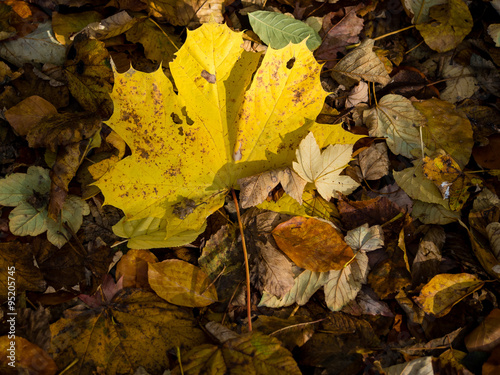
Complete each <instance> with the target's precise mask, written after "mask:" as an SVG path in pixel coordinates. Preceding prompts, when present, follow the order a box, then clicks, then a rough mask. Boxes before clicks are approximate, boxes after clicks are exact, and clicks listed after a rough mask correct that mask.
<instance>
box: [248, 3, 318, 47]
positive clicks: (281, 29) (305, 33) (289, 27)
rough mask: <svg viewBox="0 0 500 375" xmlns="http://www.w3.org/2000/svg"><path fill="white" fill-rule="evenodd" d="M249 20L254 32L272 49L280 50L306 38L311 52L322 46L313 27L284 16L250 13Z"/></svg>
mask: <svg viewBox="0 0 500 375" xmlns="http://www.w3.org/2000/svg"><path fill="white" fill-rule="evenodd" d="M248 18H249V20H250V25H252V28H253V31H255V33H256V34H257V35H258V36H259V38H260V39H262V40H263V41H264V43H266V44H267V45H268V46H270V47H271V48H274V49H280V48H283V47H286V46H287V45H288V44H289V43H294V44H297V43H300V42H302V41H303V40H304V39H306V38H307V41H306V46H307V48H309V49H310V50H311V51H314V50H315V49H316V48H318V47H319V46H320V44H321V37H320V36H319V34H318V33H317V32H316V31H314V29H313V28H312V27H310V26H308V25H306V24H305V23H304V22H302V21H299V20H296V19H293V18H292V17H289V16H285V15H284V14H281V13H276V12H266V11H263V10H260V11H258V12H252V13H249V14H248Z"/></svg>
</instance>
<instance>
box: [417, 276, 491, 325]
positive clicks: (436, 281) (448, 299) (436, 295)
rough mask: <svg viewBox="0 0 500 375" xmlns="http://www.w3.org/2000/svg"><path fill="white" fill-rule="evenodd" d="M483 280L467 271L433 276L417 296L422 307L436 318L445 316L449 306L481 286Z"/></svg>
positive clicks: (449, 308)
mask: <svg viewBox="0 0 500 375" xmlns="http://www.w3.org/2000/svg"><path fill="white" fill-rule="evenodd" d="M483 285H484V281H482V280H480V279H478V278H477V277H476V276H475V275H471V274H468V273H459V274H447V273H442V274H439V275H436V276H434V277H433V278H432V279H431V281H429V282H428V283H427V284H426V285H425V286H424V287H423V288H422V290H421V291H420V295H419V296H418V297H417V300H418V302H419V303H420V304H421V305H422V309H423V310H424V311H425V312H426V313H427V314H431V315H433V316H435V317H437V318H440V317H442V316H445V315H446V314H448V313H449V312H450V310H451V308H452V307H453V306H454V305H455V304H457V303H458V302H460V301H461V300H463V299H464V298H465V297H467V296H468V295H469V294H471V293H473V292H475V291H476V290H478V289H480V288H482V286H483Z"/></svg>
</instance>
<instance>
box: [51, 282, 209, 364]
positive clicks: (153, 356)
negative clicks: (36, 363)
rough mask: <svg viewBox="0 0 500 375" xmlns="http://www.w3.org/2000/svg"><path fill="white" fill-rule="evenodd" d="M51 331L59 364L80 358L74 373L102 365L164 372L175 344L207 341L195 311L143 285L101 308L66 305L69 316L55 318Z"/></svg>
mask: <svg viewBox="0 0 500 375" xmlns="http://www.w3.org/2000/svg"><path fill="white" fill-rule="evenodd" d="M50 331H51V335H52V339H51V347H50V351H49V354H50V355H51V356H52V358H53V359H54V360H55V361H56V364H57V366H58V368H66V367H67V366H68V365H70V364H71V363H73V361H74V360H75V359H78V362H77V363H76V364H75V365H74V366H72V367H70V368H69V369H68V371H67V373H68V374H89V373H92V372H94V371H97V369H98V368H104V369H106V372H107V373H110V374H117V373H133V372H134V371H135V369H136V368H137V367H139V366H143V367H144V368H145V369H146V370H147V371H150V372H152V373H158V372H161V371H163V370H164V369H165V368H169V360H168V356H167V355H165V353H166V352H168V351H169V350H170V349H173V348H175V347H178V346H185V347H187V348H190V347H193V346H195V345H197V344H198V345H199V344H203V343H205V341H206V336H205V335H204V333H203V331H201V330H200V329H199V328H197V323H196V320H195V318H194V317H193V315H192V313H191V312H190V311H188V310H185V309H183V308H181V307H177V306H173V305H171V304H169V303H167V302H165V301H164V300H162V299H161V298H160V297H158V296H156V295H155V294H154V293H151V292H145V291H142V290H140V289H124V290H121V291H120V292H119V293H118V294H117V295H116V296H115V297H114V298H113V300H112V301H111V303H109V304H107V305H103V306H101V307H99V308H97V309H91V310H83V311H78V310H76V311H72V310H66V317H64V318H61V319H59V320H58V321H56V322H55V323H53V324H51V326H50ZM145 347H147V348H149V350H148V351H147V353H146V352H145V351H144V348H145Z"/></svg>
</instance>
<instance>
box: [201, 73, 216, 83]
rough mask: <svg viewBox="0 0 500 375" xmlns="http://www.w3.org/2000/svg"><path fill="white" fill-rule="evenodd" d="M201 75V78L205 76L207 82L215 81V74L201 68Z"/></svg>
mask: <svg viewBox="0 0 500 375" xmlns="http://www.w3.org/2000/svg"><path fill="white" fill-rule="evenodd" d="M201 76H202V77H203V78H205V79H206V80H207V82H208V83H215V82H216V78H215V74H210V73H209V72H207V71H206V70H202V72H201Z"/></svg>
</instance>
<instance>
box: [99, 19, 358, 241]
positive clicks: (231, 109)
mask: <svg viewBox="0 0 500 375" xmlns="http://www.w3.org/2000/svg"><path fill="white" fill-rule="evenodd" d="M241 42H242V37H241V34H237V33H234V32H232V31H230V30H229V29H228V27H227V26H225V25H216V24H214V23H210V24H206V25H203V26H202V27H201V28H199V29H197V30H195V31H192V32H189V33H188V39H187V41H186V43H185V44H184V46H183V47H182V48H181V49H180V50H179V51H178V53H177V57H176V59H175V60H174V62H172V63H171V64H170V70H171V73H172V76H173V78H174V80H175V83H176V87H177V89H178V90H179V93H178V94H176V93H174V91H173V88H172V84H171V83H170V81H169V80H168V79H167V77H165V75H164V74H163V72H162V71H160V70H159V71H156V72H154V73H151V74H147V73H141V72H138V71H135V70H133V69H131V70H129V71H128V72H127V73H125V74H117V75H116V79H115V81H116V82H115V86H114V91H113V93H112V96H113V100H114V108H115V111H114V113H113V116H112V118H111V119H110V121H108V122H107V124H108V125H109V126H110V127H111V128H113V129H114V130H115V131H116V132H117V133H118V134H119V135H120V136H121V137H122V138H123V139H124V140H125V141H126V142H127V144H128V145H129V146H130V148H131V150H132V155H131V156H129V157H127V158H125V159H123V160H122V161H120V162H119V163H117V164H115V165H113V167H112V169H111V170H110V171H109V172H108V173H106V174H105V175H104V176H103V177H102V178H101V179H100V180H99V181H98V182H97V183H96V185H97V186H99V187H100V188H101V190H102V192H103V193H104V195H105V197H106V203H108V204H113V205H115V206H117V207H119V208H121V209H123V210H124V212H125V215H126V219H125V220H123V221H122V222H120V223H119V224H118V225H117V226H116V227H115V233H117V234H120V235H125V236H126V237H129V236H133V237H136V239H137V241H136V242H134V243H133V244H131V243H129V245H130V246H134V247H135V248H151V247H163V246H178V245H182V244H186V243H189V242H191V241H193V240H194V239H195V238H196V237H197V235H198V234H200V233H201V232H202V231H203V230H204V225H205V218H206V217H207V216H209V215H210V214H212V213H213V212H214V211H215V210H217V209H218V208H219V207H221V206H222V204H223V202H224V194H225V193H226V192H227V191H228V189H230V188H232V187H236V184H237V181H238V180H239V179H240V178H243V177H247V176H251V175H255V174H257V173H260V172H262V171H265V170H271V169H277V168H282V167H285V166H287V165H289V162H290V160H291V159H292V157H293V152H294V150H295V149H296V147H297V146H298V143H299V141H300V139H301V138H302V137H304V136H305V135H306V134H307V132H308V130H309V129H314V131H315V132H318V134H321V136H322V137H324V138H323V139H328V138H329V137H330V134H331V133H336V135H335V136H334V138H344V139H347V138H348V137H350V136H349V134H350V133H349V132H346V131H344V130H342V129H341V127H340V128H339V127H336V126H331V125H328V126H327V125H321V124H315V123H313V122H312V121H311V120H309V119H313V118H316V116H317V115H318V113H319V112H320V110H321V107H322V104H323V101H324V98H325V97H326V95H327V93H326V92H324V91H323V89H322V88H321V84H320V82H319V72H320V66H319V65H318V64H317V63H316V62H315V59H314V56H313V55H312V54H311V53H310V51H309V50H308V49H307V47H306V46H305V45H304V43H301V44H298V45H290V46H288V47H285V48H283V49H281V50H273V49H268V52H267V53H266V55H265V57H264V59H263V61H262V64H261V65H260V68H259V70H258V71H257V72H256V74H255V77H254V81H253V83H252V84H251V85H250V87H249V89H248V90H247V92H246V93H245V92H244V90H245V89H246V88H247V86H248V84H249V83H250V80H251V78H252V75H253V72H254V69H255V68H256V65H257V63H258V60H259V55H256V54H251V53H247V52H244V51H243V50H242V49H241V47H240V46H241ZM200 45H203V46H204V48H201V49H200V48H199V46H200ZM221 46H224V48H221ZM291 59H295V62H294V63H293V64H292V65H293V67H291V68H288V67H287V63H288V62H289V61H290V60H291ZM203 72H206V73H203ZM207 74H208V75H207ZM214 79H215V81H214V82H215V83H211V82H210V81H212V82H213V80H214ZM285 114H286V116H285ZM153 129H154V130H153ZM356 137H357V138H359V136H356ZM167 139H168V142H167V143H165V142H166V141H165V140H167ZM165 147H166V148H165ZM166 151H167V152H166ZM138 171H140V173H138ZM144 197H147V199H146V200H145V199H144ZM186 208H190V210H191V213H189V212H187V213H188V214H187V215H183V216H184V218H181V217H180V215H178V214H176V213H179V212H181V211H182V210H183V209H184V211H185V209H186ZM139 239H140V240H139Z"/></svg>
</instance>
